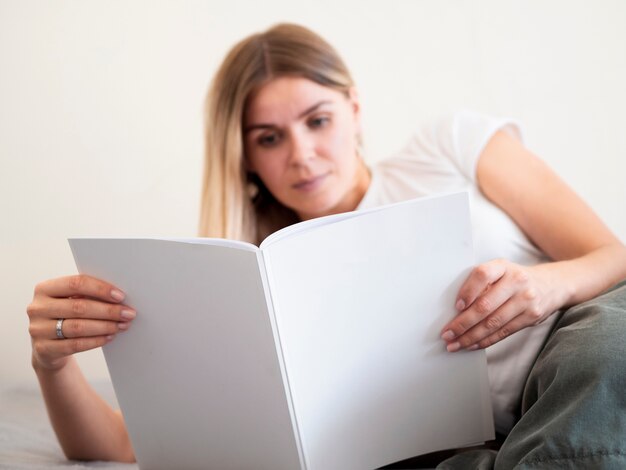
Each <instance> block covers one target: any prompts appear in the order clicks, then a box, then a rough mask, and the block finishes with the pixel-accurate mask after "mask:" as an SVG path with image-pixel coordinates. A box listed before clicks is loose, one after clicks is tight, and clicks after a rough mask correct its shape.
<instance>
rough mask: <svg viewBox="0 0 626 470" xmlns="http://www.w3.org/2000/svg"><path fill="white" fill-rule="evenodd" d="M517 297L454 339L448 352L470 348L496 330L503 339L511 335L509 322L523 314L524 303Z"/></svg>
mask: <svg viewBox="0 0 626 470" xmlns="http://www.w3.org/2000/svg"><path fill="white" fill-rule="evenodd" d="M519 297H520V296H517V295H516V296H514V297H512V298H510V299H509V300H508V301H506V302H505V303H504V304H503V305H501V306H500V307H499V308H498V309H497V310H496V311H494V312H493V313H492V314H491V315H489V316H488V317H487V318H485V319H483V321H481V322H479V323H478V324H477V325H475V326H474V327H472V328H470V329H469V330H468V331H466V332H465V333H464V334H462V335H460V336H459V337H458V338H455V339H454V340H453V341H452V342H451V343H449V346H450V348H448V350H449V351H451V350H454V351H456V350H458V349H467V348H470V347H471V346H473V345H474V344H476V343H479V342H480V341H482V340H484V339H486V338H488V337H489V336H491V335H493V334H494V333H496V332H497V331H498V330H503V331H502V332H501V334H502V335H503V337H506V336H509V335H510V334H511V332H510V331H508V330H509V328H510V327H511V325H510V322H511V321H512V320H513V319H514V318H515V317H517V316H518V315H521V314H522V313H523V312H524V308H525V305H524V304H525V303H524V302H523V300H522V299H520V298H519Z"/></svg>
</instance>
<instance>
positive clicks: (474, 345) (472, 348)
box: [467, 344, 478, 351]
mask: <svg viewBox="0 0 626 470" xmlns="http://www.w3.org/2000/svg"><path fill="white" fill-rule="evenodd" d="M477 349H478V345H477V344H472V345H471V346H470V347H469V348H467V350H468V351H476V350H477Z"/></svg>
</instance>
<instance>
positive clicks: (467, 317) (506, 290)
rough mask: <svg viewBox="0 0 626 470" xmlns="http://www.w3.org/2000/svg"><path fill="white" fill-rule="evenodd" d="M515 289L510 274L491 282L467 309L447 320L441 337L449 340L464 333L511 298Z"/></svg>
mask: <svg viewBox="0 0 626 470" xmlns="http://www.w3.org/2000/svg"><path fill="white" fill-rule="evenodd" d="M515 291H516V288H515V285H514V283H513V282H511V279H510V276H509V275H508V274H505V275H504V276H502V277H501V278H500V279H499V280H498V282H496V283H495V284H492V285H491V288H489V289H487V290H486V291H484V293H483V294H482V295H480V296H479V297H478V298H477V299H476V300H475V301H474V302H473V303H472V304H471V305H470V306H469V308H468V309H467V310H465V311H464V312H462V313H460V314H459V315H457V316H456V317H455V318H454V319H453V320H452V321H451V322H449V323H448V324H447V325H446V326H445V327H444V328H443V333H442V334H441V338H442V339H443V340H445V341H448V342H449V341H452V340H456V339H457V338H459V337H460V336H462V335H464V334H465V333H466V332H468V331H469V330H471V329H472V328H474V327H476V325H478V324H480V323H481V322H483V321H484V320H485V318H487V317H489V316H490V315H491V314H492V313H493V312H495V311H496V310H498V309H499V308H500V307H501V306H502V305H504V303H505V302H507V301H508V300H509V299H511V298H512V297H513V296H514V295H515ZM496 320H497V317H496Z"/></svg>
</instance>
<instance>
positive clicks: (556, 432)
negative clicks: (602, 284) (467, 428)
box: [437, 281, 626, 470]
mask: <svg viewBox="0 0 626 470" xmlns="http://www.w3.org/2000/svg"><path fill="white" fill-rule="evenodd" d="M437 468H438V469H446V470H452V469H454V470H461V469H463V470H474V469H477V470H478V469H494V470H509V469H520V470H521V469H562V468H567V469H585V470H587V469H590V470H592V469H626V281H625V282H622V283H620V284H618V285H617V286H615V287H614V288H613V289H611V290H610V291H608V292H606V293H605V294H603V295H601V296H598V297H596V298H594V299H591V300H589V301H587V302H585V303H582V304H580V305H576V306H574V307H572V308H570V309H569V310H567V311H566V312H564V313H563V315H562V316H561V318H560V319H559V320H558V321H557V323H556V325H555V327H554V329H553V331H552V333H551V334H550V336H549V338H548V340H547V342H546V344H545V346H544V348H543V350H542V351H541V353H540V354H539V356H538V358H537V361H536V362H535V364H534V366H533V368H532V370H531V372H530V375H529V376H528V380H527V382H526V387H525V389H524V393H523V398H522V416H521V418H520V420H519V421H518V422H517V424H516V425H515V427H514V428H513V429H512V430H511V433H510V434H509V435H508V436H507V438H506V439H505V441H504V443H503V445H502V447H501V448H500V450H499V451H498V452H497V453H496V452H495V451H490V450H474V451H468V452H464V453H460V454H458V455H455V456H454V457H452V458H449V459H447V460H445V461H444V462H442V463H440V464H439V465H438V466H437Z"/></svg>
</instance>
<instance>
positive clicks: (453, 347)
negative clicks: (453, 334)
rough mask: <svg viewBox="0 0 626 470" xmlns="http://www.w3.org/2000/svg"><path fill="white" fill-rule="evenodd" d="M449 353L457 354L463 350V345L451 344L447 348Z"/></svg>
mask: <svg viewBox="0 0 626 470" xmlns="http://www.w3.org/2000/svg"><path fill="white" fill-rule="evenodd" d="M446 349H447V350H448V352H455V351H458V350H459V349H461V343H450V344H448V346H447V348H446Z"/></svg>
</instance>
